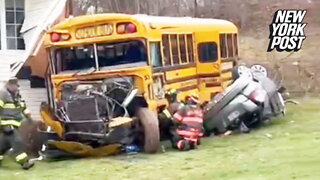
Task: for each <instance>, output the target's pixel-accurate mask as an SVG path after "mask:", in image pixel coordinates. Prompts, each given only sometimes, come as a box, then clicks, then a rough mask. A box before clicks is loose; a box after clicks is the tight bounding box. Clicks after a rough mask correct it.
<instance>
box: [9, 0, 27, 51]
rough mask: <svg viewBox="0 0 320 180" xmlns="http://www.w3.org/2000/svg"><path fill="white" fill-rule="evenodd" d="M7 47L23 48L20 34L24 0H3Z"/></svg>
mask: <svg viewBox="0 0 320 180" xmlns="http://www.w3.org/2000/svg"><path fill="white" fill-rule="evenodd" d="M5 20H6V21H5V25H6V35H7V36H6V40H7V49H25V45H24V41H23V37H22V36H21V34H20V30H21V27H22V23H23V20H24V0H5Z"/></svg>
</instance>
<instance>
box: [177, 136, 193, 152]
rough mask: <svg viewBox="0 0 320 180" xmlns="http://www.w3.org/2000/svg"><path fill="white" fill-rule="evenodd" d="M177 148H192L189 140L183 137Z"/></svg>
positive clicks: (185, 149)
mask: <svg viewBox="0 0 320 180" xmlns="http://www.w3.org/2000/svg"><path fill="white" fill-rule="evenodd" d="M177 148H178V149H179V150H180V151H187V150H190V149H191V147H190V143H189V141H187V140H185V139H182V140H180V141H178V143H177Z"/></svg>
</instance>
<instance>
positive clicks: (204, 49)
mask: <svg viewBox="0 0 320 180" xmlns="http://www.w3.org/2000/svg"><path fill="white" fill-rule="evenodd" d="M196 42H197V54H198V62H197V74H198V77H199V78H198V81H199V90H200V100H202V101H209V100H211V98H212V97H213V96H214V95H215V94H217V93H218V92H220V91H221V90H222V87H221V79H220V71H221V67H220V59H219V55H218V49H219V48H218V46H219V33H218V32H215V31H210V32H199V33H197V34H196Z"/></svg>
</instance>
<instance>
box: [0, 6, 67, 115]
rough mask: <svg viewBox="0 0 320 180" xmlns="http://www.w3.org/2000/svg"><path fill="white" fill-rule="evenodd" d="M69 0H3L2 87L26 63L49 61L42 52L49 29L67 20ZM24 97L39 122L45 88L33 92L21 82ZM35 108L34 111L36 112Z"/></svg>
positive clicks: (0, 31) (0, 21)
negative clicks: (58, 21) (37, 60)
mask: <svg viewBox="0 0 320 180" xmlns="http://www.w3.org/2000/svg"><path fill="white" fill-rule="evenodd" d="M66 2H67V0H0V86H1V87H3V84H4V83H5V82H6V81H7V80H8V78H9V77H11V76H15V75H16V74H17V73H18V71H19V70H20V68H21V67H22V66H23V64H24V63H25V62H26V61H27V60H28V59H31V58H35V57H37V56H40V57H38V59H41V58H43V60H44V61H46V57H45V53H40V52H39V50H40V49H41V47H42V43H43V34H44V32H45V30H46V29H47V28H48V27H50V26H51V25H53V24H54V23H56V21H57V20H59V19H61V18H64V17H65V12H66V4H67V3H66ZM21 85H22V87H21V90H22V92H21V93H22V96H24V98H25V99H26V101H27V105H29V106H30V107H31V108H30V109H31V110H33V111H34V112H35V116H36V117H35V118H36V119H39V116H38V111H39V103H40V102H39V101H41V100H43V99H45V97H46V95H45V91H44V89H37V90H31V89H30V83H29V81H28V80H24V81H21ZM32 108H33V109H32Z"/></svg>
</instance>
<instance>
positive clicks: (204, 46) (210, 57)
mask: <svg viewBox="0 0 320 180" xmlns="http://www.w3.org/2000/svg"><path fill="white" fill-rule="evenodd" d="M217 49H218V47H217V43H215V42H206V43H200V44H199V46H198V54H199V60H200V62H204V63H206V62H215V61H217V60H218V52H217Z"/></svg>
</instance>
